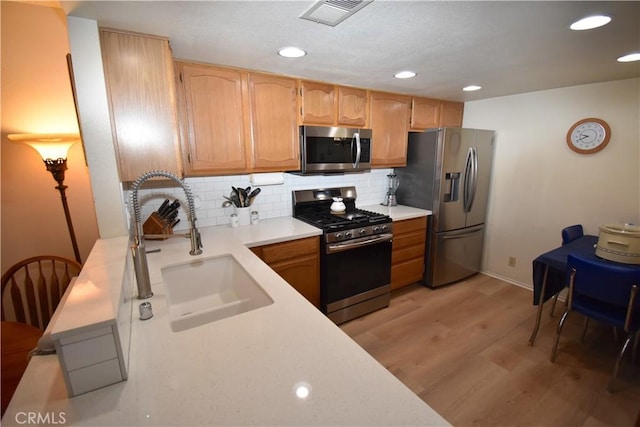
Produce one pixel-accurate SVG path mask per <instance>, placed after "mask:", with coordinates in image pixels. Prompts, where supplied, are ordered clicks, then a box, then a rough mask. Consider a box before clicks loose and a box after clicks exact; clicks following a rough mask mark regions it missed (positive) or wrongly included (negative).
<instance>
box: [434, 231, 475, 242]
mask: <svg viewBox="0 0 640 427" xmlns="http://www.w3.org/2000/svg"><path fill="white" fill-rule="evenodd" d="M481 231H482V229H478V230H473V231H470V232H468V233H464V234H456V235H453V236H442V240H454V239H464V238H465V237H469V236H473V235H474V234H476V233H479V232H481Z"/></svg>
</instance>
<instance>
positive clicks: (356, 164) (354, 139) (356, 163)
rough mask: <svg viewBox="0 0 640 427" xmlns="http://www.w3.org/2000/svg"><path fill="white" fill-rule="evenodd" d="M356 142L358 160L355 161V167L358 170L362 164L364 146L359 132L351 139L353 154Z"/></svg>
mask: <svg viewBox="0 0 640 427" xmlns="http://www.w3.org/2000/svg"><path fill="white" fill-rule="evenodd" d="M354 141H355V143H356V158H355V159H354V162H353V167H354V168H357V167H358V165H359V164H360V155H361V154H362V146H361V145H360V133H359V132H355V133H354V134H353V137H352V138H351V152H352V153H353V142H354Z"/></svg>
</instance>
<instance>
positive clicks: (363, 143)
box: [300, 126, 372, 174]
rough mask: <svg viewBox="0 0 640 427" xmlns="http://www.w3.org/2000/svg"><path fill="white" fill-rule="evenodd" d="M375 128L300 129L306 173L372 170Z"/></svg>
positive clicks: (309, 127)
mask: <svg viewBox="0 0 640 427" xmlns="http://www.w3.org/2000/svg"><path fill="white" fill-rule="evenodd" d="M371 135H372V131H371V129H354V128H342V127H324V126H300V157H301V162H300V163H301V170H300V172H301V173H302V174H321V173H322V174H328V173H345V172H362V171H368V170H370V169H371Z"/></svg>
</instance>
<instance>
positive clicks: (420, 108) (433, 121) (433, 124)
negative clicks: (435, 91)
mask: <svg viewBox="0 0 640 427" xmlns="http://www.w3.org/2000/svg"><path fill="white" fill-rule="evenodd" d="M441 104H442V101H440V100H437V99H431V98H417V97H413V98H412V99H411V122H410V125H411V130H425V129H431V128H437V127H439V126H440V108H441Z"/></svg>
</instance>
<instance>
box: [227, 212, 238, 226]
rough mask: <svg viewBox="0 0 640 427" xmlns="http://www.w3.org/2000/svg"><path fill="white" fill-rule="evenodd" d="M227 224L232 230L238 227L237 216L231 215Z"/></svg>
mask: <svg viewBox="0 0 640 427" xmlns="http://www.w3.org/2000/svg"><path fill="white" fill-rule="evenodd" d="M229 223H230V224H231V227H232V228H236V227H237V226H238V214H235V213H232V214H231V216H230V217H229Z"/></svg>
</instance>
